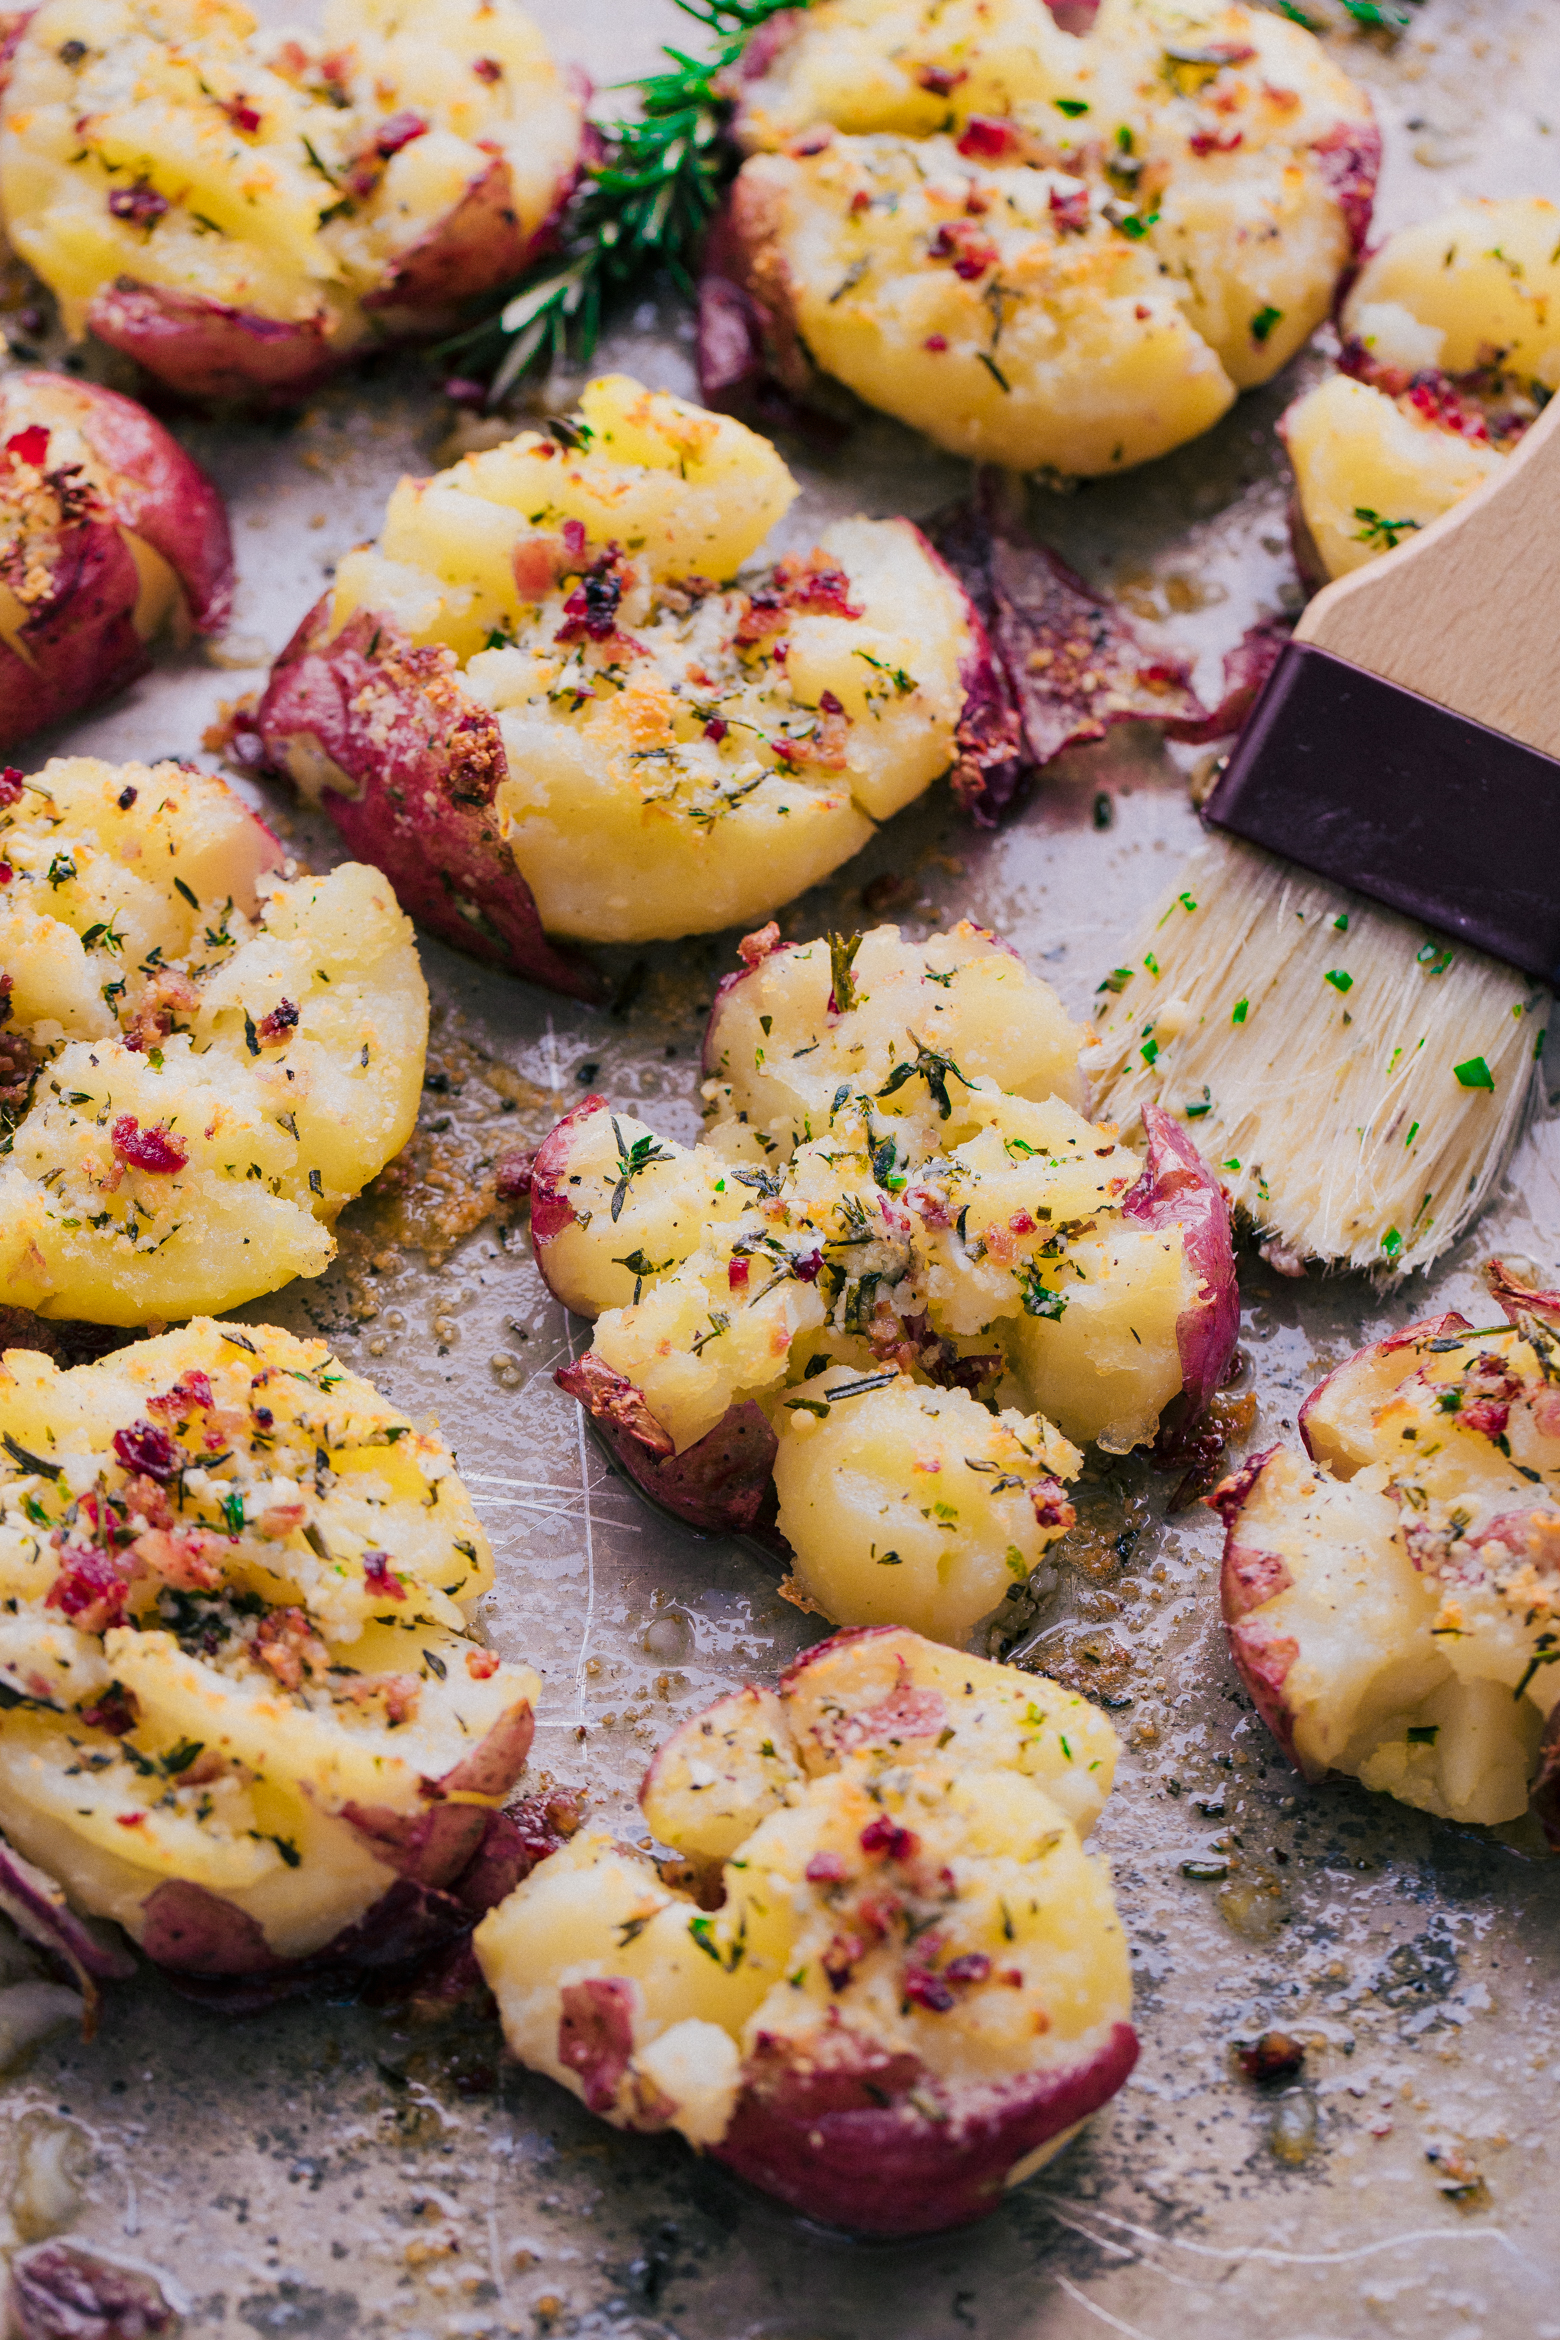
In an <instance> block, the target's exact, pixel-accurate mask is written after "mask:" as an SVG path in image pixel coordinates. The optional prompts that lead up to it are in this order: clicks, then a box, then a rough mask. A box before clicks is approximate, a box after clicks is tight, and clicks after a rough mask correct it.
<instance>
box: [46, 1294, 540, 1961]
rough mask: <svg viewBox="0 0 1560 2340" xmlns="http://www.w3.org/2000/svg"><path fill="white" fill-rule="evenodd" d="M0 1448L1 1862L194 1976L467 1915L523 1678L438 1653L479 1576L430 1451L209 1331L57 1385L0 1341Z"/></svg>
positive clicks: (198, 1325) (523, 1744)
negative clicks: (47, 1884)
mask: <svg viewBox="0 0 1560 2340" xmlns="http://www.w3.org/2000/svg"><path fill="white" fill-rule="evenodd" d="M0 1438H3V1445H4V1457H3V1459H0V1573H3V1575H4V1578H5V1592H6V1596H7V1597H6V1599H5V1603H4V1614H3V1615H0V1684H3V1688H4V1700H3V1711H0V1825H3V1827H4V1831H5V1834H6V1836H7V1837H8V1838H9V1839H10V1841H11V1842H12V1843H13V1844H14V1845H15V1846H16V1847H17V1848H18V1850H19V1851H20V1852H21V1853H22V1855H23V1856H24V1858H26V1859H27V1860H30V1861H33V1862H36V1863H37V1864H38V1865H39V1866H41V1867H42V1868H43V1869H45V1870H46V1871H47V1872H48V1873H49V1874H50V1875H51V1876H52V1877H54V1878H55V1879H57V1880H58V1882H59V1883H60V1884H61V1885H62V1886H63V1887H64V1888H65V1890H66V1892H67V1893H68V1895H69V1896H70V1899H71V1902H72V1903H73V1905H74V1906H75V1908H76V1909H78V1910H79V1911H82V1912H85V1913H87V1914H88V1915H95V1916H99V1917H108V1918H113V1919H116V1920H117V1921H118V1923H119V1924H120V1925H122V1926H123V1927H124V1928H125V1930H126V1932H127V1933H129V1934H130V1935H131V1936H132V1937H133V1938H134V1939H135V1940H136V1941H137V1942H139V1943H140V1944H141V1945H142V1947H143V1948H144V1949H145V1950H146V1951H147V1953H148V1954H149V1955H150V1956H151V1957H152V1958H154V1959H157V1960H158V1961H159V1962H161V1963H162V1964H164V1965H167V1966H171V1967H175V1968H180V1969H183V1970H185V1971H189V1972H194V1973H198V1974H203V1975H243V1974H261V1973H265V1972H267V1971H268V1970H270V1969H272V1968H274V1967H275V1966H276V1965H277V1964H278V1963H279V1962H282V1961H287V1960H292V1959H297V1958H304V1957H312V1956H315V1955H317V1954H321V1953H328V1954H331V1955H336V1956H340V1957H343V1958H360V1959H362V1960H363V1961H364V1962H366V1963H369V1964H373V1963H375V1962H376V1945H377V1948H378V1951H379V1954H381V1955H382V1954H383V1952H384V1944H383V1943H382V1942H379V1940H378V1935H377V1932H376V1927H377V1925H378V1922H379V1914H380V1905H381V1904H383V1903H385V1902H386V1897H387V1896H392V1897H393V1898H392V1899H391V1900H390V1902H389V1905H388V1908H387V1909H386V1910H385V1912H384V1913H383V1914H384V1919H385V1923H386V1924H387V1925H388V1923H389V1922H390V1919H391V1917H392V1916H393V1918H394V1920H395V1924H396V1926H397V1927H398V1928H400V1929H402V1937H398V1938H404V1935H405V1930H406V1929H407V1928H408V1927H409V1926H410V1924H411V1922H412V1921H413V1920H414V1919H415V1920H416V1921H417V1922H418V1923H420V1924H421V1925H422V1926H423V1927H424V1929H425V1931H428V1932H429V1934H430V1938H431V1939H438V1938H441V1937H440V1935H439V1926H440V1925H441V1924H442V1927H443V1937H442V1938H448V1936H449V1934H450V1933H451V1932H452V1931H453V1930H459V1929H460V1928H461V1927H462V1926H463V1925H465V1924H469V1922H470V1913H469V1912H466V1911H464V1910H463V1908H462V1905H461V1903H460V1899H459V1895H460V1891H461V1879H462V1877H463V1875H464V1873H465V1872H466V1870H467V1868H468V1866H469V1864H471V1863H472V1862H473V1861H474V1860H475V1859H476V1858H477V1857H478V1855H479V1853H482V1852H484V1851H485V1853H486V1855H487V1857H488V1858H489V1859H490V1860H491V1859H492V1858H494V1857H495V1855H496V1852H497V1849H498V1848H497V1846H496V1844H495V1830H497V1831H498V1832H499V1833H500V1834H502V1831H503V1826H504V1824H503V1822H502V1817H501V1815H499V1814H498V1813H497V1806H498V1805H499V1803H500V1802H501V1801H502V1799H503V1798H504V1797H505V1796H506V1795H507V1794H508V1793H509V1791H510V1789H511V1788H512V1787H513V1785H514V1782H515V1780H516V1778H517V1777H518V1775H519V1772H520V1769H521V1767H522V1765H523V1764H524V1761H525V1757H526V1752H527V1749H528V1747H529V1745H530V1741H531V1733H532V1727H533V1725H532V1713H533V1708H534V1705H535V1700H536V1695H537V1678H536V1676H535V1674H533V1673H532V1672H531V1670H530V1669H529V1668H528V1667H525V1666H515V1665H507V1664H503V1663H501V1662H500V1661H499V1659H498V1658H497V1657H496V1656H495V1655H494V1654H493V1653H492V1652H491V1651H489V1650H487V1649H484V1648H483V1647H482V1646H481V1645H480V1644H479V1643H477V1642H475V1641H473V1640H470V1639H469V1638H467V1636H466V1632H465V1608H466V1606H467V1605H469V1604H470V1602H471V1601H473V1600H474V1599H475V1598H476V1597H477V1595H478V1594H480V1593H482V1592H484V1591H486V1589H487V1588H488V1586H489V1585H490V1584H491V1583H492V1580H493V1565H492V1558H491V1555H490V1553H489V1551H488V1547H487V1541H486V1538H485V1537H484V1535H483V1532H482V1529H481V1527H480V1526H479V1525H478V1523H477V1520H476V1516H475V1514H474V1513H473V1511H472V1508H471V1503H470V1500H469V1498H468V1496H467V1494H466V1491H465V1489H464V1488H463V1487H462V1485H461V1483H460V1481H459V1479H458V1478H457V1477H456V1476H455V1471H454V1465H453V1462H452V1459H451V1456H450V1454H449V1450H448V1449H447V1448H446V1447H445V1446H444V1445H443V1444H442V1442H441V1441H440V1440H439V1439H437V1438H435V1437H432V1436H429V1435H427V1434H425V1433H423V1432H421V1431H419V1430H417V1429H415V1428H414V1427H413V1425H412V1423H411V1422H410V1421H408V1420H407V1418H406V1417H405V1416H404V1415H403V1414H400V1413H398V1412H397V1410H396V1409H395V1408H394V1407H392V1406H390V1405H388V1404H387V1403H386V1402H385V1400H384V1399H383V1398H381V1397H380V1396H379V1394H378V1392H377V1391H375V1390H374V1389H373V1388H371V1387H370V1385H369V1384H368V1383H367V1382H365V1381H361V1380H359V1379H358V1378H357V1376H356V1375H355V1374H351V1373H348V1372H346V1371H345V1370H344V1369H343V1368H342V1367H341V1366H339V1365H337V1364H336V1363H334V1361H333V1360H332V1359H331V1357H330V1355H329V1353H328V1351H327V1350H326V1348H325V1346H324V1344H323V1343H321V1342H318V1341H298V1340H295V1339H293V1338H292V1336H291V1335H290V1334H288V1333H284V1332H277V1331H273V1330H270V1329H268V1328H266V1327H264V1326H254V1325H244V1326H239V1325H227V1324H217V1323H213V1322H211V1321H210V1320H207V1319H201V1320H198V1321H196V1322H195V1323H192V1324H190V1325H188V1326H186V1327H185V1328H184V1330H183V1331H181V1332H176V1333H168V1334H164V1335H163V1336H162V1337H161V1338H159V1339H156V1340H146V1341H139V1342H137V1343H135V1344H134V1345H133V1346H132V1347H130V1348H127V1349H122V1350H120V1351H119V1352H118V1353H117V1354H115V1355H113V1356H110V1357H105V1358H104V1359H103V1360H102V1361H101V1362H100V1363H97V1364H93V1365H81V1366H77V1367H76V1368H75V1369H74V1370H72V1371H70V1372H61V1371H60V1370H59V1369H58V1368H57V1367H56V1366H55V1365H54V1364H53V1363H52V1362H51V1361H50V1360H49V1359H48V1358H46V1357H44V1356H42V1355H41V1354H40V1353H38V1352H37V1351H35V1350H27V1349H11V1350H8V1351H7V1352H6V1354H5V1357H4V1360H3V1363H0ZM414 1889H415V1890H414ZM400 1954H401V1955H405V1954H406V1950H405V1949H404V1948H403V1949H402V1950H401V1953H400Z"/></svg>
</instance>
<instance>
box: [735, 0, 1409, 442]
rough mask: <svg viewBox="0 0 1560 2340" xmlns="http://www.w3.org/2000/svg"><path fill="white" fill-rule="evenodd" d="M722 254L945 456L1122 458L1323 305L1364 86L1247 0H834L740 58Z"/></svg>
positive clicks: (1192, 412)
mask: <svg viewBox="0 0 1560 2340" xmlns="http://www.w3.org/2000/svg"><path fill="white" fill-rule="evenodd" d="M738 94H739V103H738V111H737V119H736V134H737V137H738V139H739V140H740V142H741V143H742V144H743V145H744V146H745V147H746V148H747V149H748V150H749V153H750V156H751V159H750V160H749V161H748V162H747V163H745V164H744V166H743V169H742V171H741V173H740V175H739V177H738V179H737V182H736V187H735V190H734V193H733V197H732V202H731V207H730V213H729V219H728V222H727V232H726V234H725V235H724V236H723V238H722V239H721V241H720V249H719V253H718V255H717V259H716V263H715V265H716V266H717V268H719V269H721V270H725V269H728V268H729V269H731V270H733V271H734V273H735V274H736V277H737V279H738V281H739V283H740V284H741V285H742V286H743V288H744V291H745V292H746V294H747V296H748V297H749V298H750V300H752V301H753V302H755V303H756V304H757V314H758V316H759V318H760V319H761V321H762V325H763V329H764V332H765V334H766V336H767V339H768V343H769V348H770V355H771V360H772V363H773V364H774V367H775V370H776V371H777V372H778V373H779V374H780V376H781V378H782V379H783V380H788V381H789V382H790V384H791V386H792V387H793V388H800V387H804V386H805V380H806V374H807V367H808V361H811V363H813V364H816V365H817V366H818V367H820V368H821V369H822V370H823V371H824V372H825V373H828V374H832V375H834V376H836V377H837V378H838V379H839V380H840V381H842V382H845V383H847V384H848V385H849V386H850V388H851V389H853V390H854V391H855V392H856V393H857V394H858V395H859V396H860V397H862V398H864V399H865V400H866V401H867V403H868V404H869V405H872V406H878V407H881V408H883V409H884V411H885V412H887V413H889V414H893V415H897V416H898V417H899V418H900V419H901V420H902V421H905V422H908V423H910V424H912V425H913V426H914V427H915V428H917V429H919V430H922V431H925V432H926V433H927V435H928V436H929V437H930V438H932V439H935V440H936V441H937V442H938V443H939V445H941V446H944V447H948V448H950V449H952V450H953V451H954V452H955V453H957V454H961V455H969V456H972V457H974V458H975V459H976V460H978V461H981V462H987V463H1000V464H1004V465H1007V466H1009V467H1010V468H1013V469H1015V470H1031V469H1034V468H1036V467H1040V466H1044V467H1046V468H1048V469H1051V470H1053V471H1057V472H1061V473H1073V474H1077V473H1081V474H1097V473H1104V472H1111V471H1115V470H1122V469H1126V468H1128V467H1130V466H1131V465H1132V464H1135V463H1143V462H1146V461H1148V460H1149V459H1150V458H1151V457H1153V456H1156V455H1161V454H1163V453H1165V451H1166V450H1167V449H1169V448H1171V447H1176V446H1179V445H1181V444H1182V443H1183V442H1184V441H1185V440H1187V439H1191V438H1195V437H1196V436H1197V435H1198V434H1199V433H1200V432H1202V431H1205V430H1207V429H1208V427H1209V425H1210V424H1212V423H1213V422H1215V421H1216V420H1217V419H1218V417H1219V416H1220V415H1221V414H1222V413H1224V411H1225V410H1226V408H1228V407H1229V405H1230V404H1231V403H1232V402H1233V400H1234V398H1235V396H1236V394H1237V392H1238V391H1240V390H1242V389H1246V388H1249V387H1250V386H1252V385H1253V384H1256V383H1259V382H1265V381H1268V380H1269V379H1270V378H1271V377H1272V376H1273V375H1274V374H1275V373H1277V372H1278V370H1279V368H1280V367H1281V366H1283V365H1284V364H1285V363H1286V362H1287V361H1288V359H1289V358H1290V357H1292V356H1293V355H1294V353H1295V351H1296V350H1297V349H1299V348H1300V347H1301V346H1302V345H1303V344H1304V343H1305V341H1306V340H1307V339H1308V338H1309V336H1310V335H1311V333H1312V332H1313V331H1314V330H1315V328H1316V327H1317V326H1318V325H1319V324H1320V323H1321V322H1322V321H1323V319H1324V318H1325V317H1326V315H1327V313H1328V310H1329V308H1330V306H1331V303H1332V300H1333V295H1334V292H1335V289H1336V287H1337V285H1338V282H1339V279H1340V277H1341V276H1342V274H1343V272H1344V271H1345V269H1346V268H1348V267H1349V265H1350V264H1351V262H1352V261H1353V259H1354V257H1355V256H1356V254H1357V253H1358V251H1359V248H1360V245H1361V244H1362V242H1363V239H1364V233H1365V228H1366V225H1367V223H1368V220H1369V216H1370V207H1371V199H1372V192H1373V188H1374V183H1375V174H1376V168H1377V163H1378V160H1379V152H1380V141H1379V138H1378V135H1377V133H1376V130H1375V127H1374V123H1373V120H1372V116H1371V109H1370V102H1369V100H1368V98H1367V97H1366V96H1365V94H1364V92H1363V91H1361V90H1359V89H1358V88H1356V87H1355V86H1354V84H1353V83H1351V82H1350V81H1349V80H1348V79H1347V78H1346V77H1345V75H1343V74H1342V73H1341V72H1340V71H1339V70H1338V69H1337V67H1336V66H1334V65H1333V64H1332V63H1331V62H1330V61H1329V59H1328V58H1327V56H1326V54H1325V52H1324V51H1323V49H1322V47H1321V45H1320V44H1319V43H1318V42H1317V41H1316V40H1315V39H1314V38H1313V37H1312V36H1311V34H1309V33H1308V32H1305V31H1303V30H1301V29H1300V28H1299V27H1298V26H1297V25H1295V24H1292V23H1287V22H1284V21H1283V20H1282V19H1281V18H1280V17H1279V16H1277V15H1275V14H1268V13H1267V12H1265V11H1262V10H1257V9H1248V8H1244V7H1226V6H1209V5H1206V4H1203V5H1198V6H1191V7H1188V6H1164V5H1148V4H1145V0H1104V5H1103V6H1102V7H1101V8H1100V10H1099V13H1098V15H1097V16H1096V17H1095V19H1094V23H1093V26H1092V29H1091V30H1090V31H1089V32H1088V33H1086V34H1084V35H1082V36H1081V37H1078V36H1074V35H1072V34H1069V33H1064V32H1063V31H1061V30H1060V29H1059V27H1058V26H1057V24H1056V22H1055V20H1054V18H1053V16H1052V14H1051V12H1050V10H1049V8H1047V7H1046V6H1045V5H1044V0H997V4H995V5H993V4H992V0H953V4H952V5H944V4H943V0H936V4H935V5H932V4H930V0H824V4H822V5H819V6H816V7H812V8H808V9H807V10H805V11H801V10H798V11H795V12H793V14H791V15H790V16H788V17H785V18H782V19H780V20H778V23H777V24H775V25H771V26H768V27H765V28H764V30H763V31H762V32H760V33H759V34H758V35H757V36H756V38H755V40H754V42H753V43H752V45H751V47H750V49H749V52H748V57H747V60H746V61H745V63H744V66H743V67H742V68H741V69H740V86H739V93H738Z"/></svg>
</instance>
